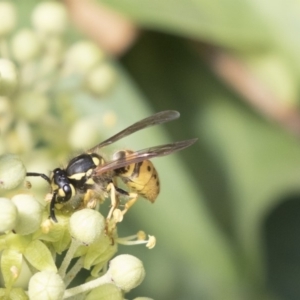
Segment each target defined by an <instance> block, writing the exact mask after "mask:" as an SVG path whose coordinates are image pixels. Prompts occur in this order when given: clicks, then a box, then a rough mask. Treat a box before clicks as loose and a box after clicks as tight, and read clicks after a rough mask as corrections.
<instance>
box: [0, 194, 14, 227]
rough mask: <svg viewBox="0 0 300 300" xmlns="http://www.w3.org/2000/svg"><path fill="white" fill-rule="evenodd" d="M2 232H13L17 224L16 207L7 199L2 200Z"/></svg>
mask: <svg viewBox="0 0 300 300" xmlns="http://www.w3.org/2000/svg"><path fill="white" fill-rule="evenodd" d="M0 207H1V210H0V232H5V231H8V230H12V229H13V228H14V227H15V226H16V223H17V218H18V211H17V208H16V206H15V205H14V204H13V203H12V202H11V201H10V200H9V199H7V198H0Z"/></svg>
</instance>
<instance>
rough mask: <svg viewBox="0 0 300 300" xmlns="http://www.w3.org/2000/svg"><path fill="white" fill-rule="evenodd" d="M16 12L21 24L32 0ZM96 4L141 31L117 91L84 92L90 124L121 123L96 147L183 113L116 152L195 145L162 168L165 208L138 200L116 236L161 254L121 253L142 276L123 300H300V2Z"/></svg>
mask: <svg viewBox="0 0 300 300" xmlns="http://www.w3.org/2000/svg"><path fill="white" fill-rule="evenodd" d="M16 2H17V3H18V4H19V6H20V12H21V17H20V18H21V19H24V20H25V21H24V22H26V18H27V17H26V16H27V14H28V12H29V10H30V5H31V4H34V3H35V1H31V2H30V4H29V2H28V3H26V4H24V2H22V1H16ZM100 2H101V3H102V4H103V3H104V4H106V5H108V6H110V7H111V8H112V9H115V10H116V11H118V12H121V13H122V14H124V15H125V16H126V17H127V18H128V19H129V20H132V21H133V22H134V23H135V24H136V25H137V27H138V28H140V29H141V33H140V35H139V37H138V39H137V40H136V41H135V43H134V44H133V45H132V47H131V48H130V49H129V50H128V51H127V52H126V53H125V54H124V55H123V56H122V57H121V58H119V59H113V60H114V65H115V68H116V70H117V72H118V82H117V84H116V87H115V88H114V90H113V91H112V93H111V94H110V95H109V96H106V97H104V98H103V99H102V100H100V101H98V102H97V101H95V99H93V98H86V97H83V96H82V97H81V95H80V94H79V95H77V97H75V99H74V100H73V102H72V105H74V107H75V108H76V110H77V111H79V112H80V114H81V116H84V117H87V118H89V117H90V116H91V117H95V116H96V114H97V113H100V114H101V113H104V112H106V111H113V112H114V113H115V114H116V116H117V125H116V127H114V128H112V129H111V130H107V131H105V130H103V131H105V132H103V131H102V132H101V135H99V139H100V140H101V139H104V138H107V137H109V135H111V134H113V133H114V132H116V131H117V130H119V129H122V127H125V126H127V125H130V124H131V123H133V122H135V121H137V120H139V119H142V118H144V117H146V116H148V115H150V114H152V113H154V112H157V111H160V110H167V109H174V110H178V111H179V112H180V113H181V118H180V119H179V120H177V121H174V122H172V123H169V124H166V125H164V126H160V127H159V128H153V129H149V130H147V131H144V132H140V133H137V134H135V135H133V136H131V137H129V138H128V139H126V141H120V142H118V145H119V146H120V147H129V148H132V149H142V148H145V147H148V146H153V145H157V144H160V143H167V142H170V141H176V140H182V139H189V138H193V137H198V138H199V141H198V142H197V144H195V145H193V146H192V147H191V148H189V149H186V150H184V151H182V152H180V153H179V154H176V155H172V156H170V157H164V158H159V159H155V160H154V163H155V166H156V167H157V170H158V171H159V174H160V178H161V182H162V191H161V194H160V196H159V198H158V199H157V202H156V203H155V204H154V205H151V204H150V203H148V202H146V201H144V200H140V201H138V203H137V204H136V205H135V206H134V207H133V208H132V209H131V210H130V211H129V212H128V214H127V215H126V218H125V220H124V221H123V222H122V224H121V225H122V226H120V229H119V234H120V236H125V235H127V234H128V235H129V234H132V232H135V231H137V230H139V229H142V230H145V231H146V232H147V233H149V234H152V235H155V236H156V238H157V245H156V247H155V248H154V249H153V250H147V249H145V248H144V247H142V246H136V247H130V248H128V247H125V246H120V248H119V252H121V253H131V254H135V255H136V256H137V257H139V258H140V259H142V261H143V262H144V264H145V269H146V274H147V275H146V279H145V281H144V282H143V283H142V285H141V286H139V287H138V288H136V289H135V290H134V291H132V292H131V293H130V294H129V295H128V296H127V298H128V299H133V298H134V297H137V296H147V297H151V298H153V299H164V300H171V299H176V300H183V299H191V300H194V299H195V300H196V299H205V300H206V299H208V300H214V299H217V300H219V299H222V300H223V299H225V300H226V299H231V300H234V299H300V237H299V228H300V218H299V215H300V202H299V196H300V185H299V182H300V144H299V133H300V131H299V129H300V126H299V124H300V114H299V85H298V82H299V78H300V56H299V53H300V36H299V29H300V2H299V1H283V0H275V1H271V0H264V1H258V0H251V1H250V0H222V1H220V0H209V1H207V0H193V1H190V0H172V1H171V0H165V1H161V0H143V1H141V0H106V1H100V0H99V3H100ZM62 122H64V120H62ZM99 126H100V125H99ZM99 130H101V128H99ZM55 138H57V139H59V138H58V137H55ZM90 146H93V145H90ZM65 151H66V150H65ZM56 155H57V157H59V159H57V160H56V161H55V159H54V158H55V156H54V155H53V162H51V163H50V164H51V168H54V167H56V166H57V163H58V162H60V161H61V159H62V157H63V155H60V156H59V155H58V154H57V153H56ZM68 155H69V156H70V153H68V154H67V155H65V156H64V157H65V159H66V160H67V157H68ZM27 156H28V155H27Z"/></svg>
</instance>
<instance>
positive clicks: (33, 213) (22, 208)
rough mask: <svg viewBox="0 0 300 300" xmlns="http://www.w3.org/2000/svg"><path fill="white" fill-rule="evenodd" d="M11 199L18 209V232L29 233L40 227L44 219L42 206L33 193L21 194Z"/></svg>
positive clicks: (16, 227) (16, 229)
mask: <svg viewBox="0 0 300 300" xmlns="http://www.w3.org/2000/svg"><path fill="white" fill-rule="evenodd" d="M11 201H12V202H13V203H14V204H15V205H16V207H17V210H18V214H19V216H18V221H17V225H16V226H15V227H14V230H15V231H16V233H18V234H21V235H27V234H30V233H33V232H35V231H36V230H38V229H39V227H40V224H41V221H42V208H41V205H40V204H39V202H38V201H37V200H36V199H35V198H34V197H33V196H31V195H26V194H19V195H16V196H14V197H12V199H11Z"/></svg>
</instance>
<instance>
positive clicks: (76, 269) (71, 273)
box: [64, 257, 83, 287]
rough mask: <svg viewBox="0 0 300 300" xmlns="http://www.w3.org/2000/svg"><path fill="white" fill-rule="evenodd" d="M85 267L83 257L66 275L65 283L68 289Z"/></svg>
mask: <svg viewBox="0 0 300 300" xmlns="http://www.w3.org/2000/svg"><path fill="white" fill-rule="evenodd" d="M82 266H83V257H81V258H79V259H78V260H77V262H76V263H75V264H74V266H73V267H72V269H71V270H70V271H69V272H68V273H67V274H66V276H65V279H64V282H65V286H66V287H67V286H68V285H69V284H70V283H71V281H72V280H73V279H74V278H75V276H76V275H77V274H78V272H79V271H80V270H81V269H82Z"/></svg>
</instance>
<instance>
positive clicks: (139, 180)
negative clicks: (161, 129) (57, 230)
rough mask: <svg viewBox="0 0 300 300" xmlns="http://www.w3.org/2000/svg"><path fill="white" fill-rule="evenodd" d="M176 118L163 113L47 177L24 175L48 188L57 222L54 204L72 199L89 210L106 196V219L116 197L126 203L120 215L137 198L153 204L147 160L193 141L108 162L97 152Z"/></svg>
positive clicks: (153, 179) (121, 154) (154, 184)
mask: <svg viewBox="0 0 300 300" xmlns="http://www.w3.org/2000/svg"><path fill="white" fill-rule="evenodd" d="M179 116H180V114H179V112H177V111H172V110H167V111H162V112H158V113H156V114H154V115H152V116H150V117H147V118H145V119H143V120H141V121H138V122H136V123H134V124H133V125H131V126H129V127H127V128H125V129H124V130H122V131H120V132H119V133H117V134H115V135H114V136H112V137H110V138H109V139H107V140H105V141H103V142H101V143H100V144H98V145H96V146H95V147H93V148H91V149H89V150H88V151H86V152H85V153H82V154H80V155H78V156H76V157H74V158H73V159H71V160H70V161H69V163H68V165H67V167H66V168H56V169H54V170H53V172H52V174H51V176H50V177H48V176H47V175H45V174H43V173H35V172H28V173H27V176H40V177H42V178H43V179H45V180H46V181H47V182H48V183H49V184H50V185H51V193H52V199H51V202H50V218H51V219H52V220H53V221H55V222H57V219H56V216H55V204H56V203H66V202H68V201H70V200H71V199H72V198H74V197H76V198H78V199H80V202H81V203H82V204H83V206H90V207H91V206H94V204H93V203H95V202H96V200H99V199H103V198H106V197H108V196H109V195H110V197H111V201H112V208H111V210H110V213H109V215H108V217H110V216H111V214H112V212H113V210H114V209H115V208H116V207H117V205H118V201H117V200H116V199H117V197H118V196H119V195H125V196H128V197H129V199H130V200H129V201H128V202H127V203H126V204H125V209H124V210H123V213H125V212H126V211H127V210H128V209H129V207H130V206H131V205H132V204H133V203H134V202H135V201H136V200H137V199H138V197H139V196H142V197H144V198H146V199H148V200H149V201H151V202H152V203H153V202H154V201H155V199H156V198H157V196H158V194H159V191H160V182H159V178H158V174H157V171H156V169H155V168H154V166H153V164H152V162H151V161H150V160H149V159H151V158H154V157H159V156H164V155H168V154H171V153H173V152H176V151H180V150H182V149H184V148H187V147H189V146H191V145H192V144H194V143H195V142H196V141H197V139H190V140H184V141H179V142H175V143H170V144H165V145H159V146H155V147H151V148H146V149H143V150H139V151H131V150H122V151H118V152H116V153H115V154H114V155H113V158H112V160H110V161H105V160H104V158H103V157H102V156H101V155H100V154H98V151H99V150H100V149H101V148H103V147H106V146H108V145H110V144H112V143H114V142H116V141H118V140H120V139H122V138H124V137H126V136H128V135H130V134H132V133H134V132H137V131H139V130H142V129H145V128H147V127H150V126H153V125H158V124H162V123H166V122H170V121H172V120H175V119H177V118H179ZM117 178H121V179H122V181H123V182H124V183H125V184H126V186H127V187H128V189H129V191H125V190H123V189H121V188H119V187H118V186H117V180H116V179H117Z"/></svg>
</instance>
